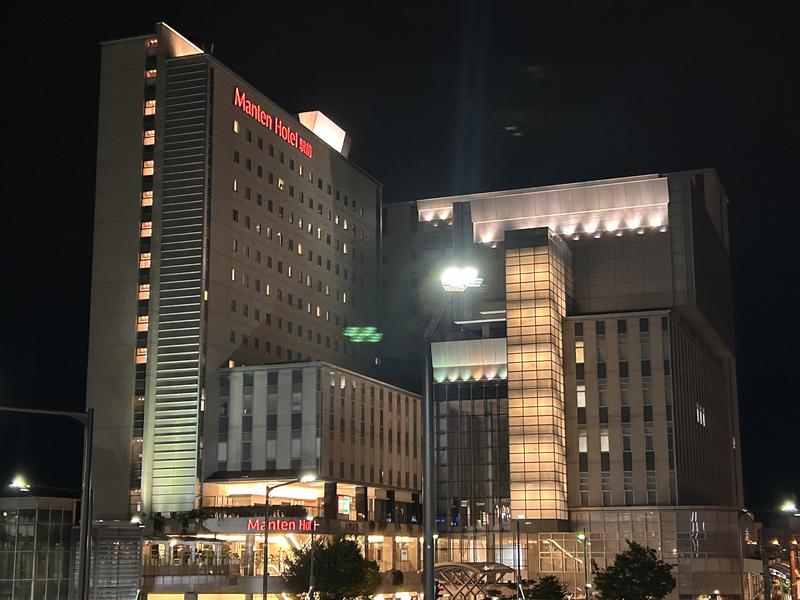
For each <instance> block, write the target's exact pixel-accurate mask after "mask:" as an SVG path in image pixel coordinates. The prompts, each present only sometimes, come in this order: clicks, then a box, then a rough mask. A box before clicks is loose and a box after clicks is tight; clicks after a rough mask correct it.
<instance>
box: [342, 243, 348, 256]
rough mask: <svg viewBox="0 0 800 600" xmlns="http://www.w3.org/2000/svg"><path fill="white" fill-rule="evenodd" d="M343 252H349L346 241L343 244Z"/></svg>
mask: <svg viewBox="0 0 800 600" xmlns="http://www.w3.org/2000/svg"><path fill="white" fill-rule="evenodd" d="M342 253H343V254H347V242H344V243H343V244H342Z"/></svg>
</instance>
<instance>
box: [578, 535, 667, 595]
mask: <svg viewBox="0 0 800 600" xmlns="http://www.w3.org/2000/svg"><path fill="white" fill-rule="evenodd" d="M625 541H626V542H627V543H628V549H627V550H625V551H624V552H621V553H620V554H617V556H616V558H615V559H614V564H612V565H611V566H609V567H608V568H606V569H599V568H597V564H596V563H595V562H594V561H592V571H593V573H594V585H595V588H596V589H597V591H598V592H600V595H601V596H602V597H603V598H604V600H660V599H661V598H663V597H664V596H666V595H667V594H669V593H670V592H671V591H672V590H673V589H674V588H675V578H674V577H673V576H672V573H671V571H672V565H668V564H667V563H665V562H664V561H663V560H660V559H659V558H658V557H657V555H656V551H655V550H653V549H652V548H648V547H647V546H642V545H641V544H637V543H636V542H631V541H630V540H625Z"/></svg>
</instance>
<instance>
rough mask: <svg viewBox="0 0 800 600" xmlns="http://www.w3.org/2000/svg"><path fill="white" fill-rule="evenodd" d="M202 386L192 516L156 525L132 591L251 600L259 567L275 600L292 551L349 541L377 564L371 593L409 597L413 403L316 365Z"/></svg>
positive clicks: (413, 532) (416, 563)
mask: <svg viewBox="0 0 800 600" xmlns="http://www.w3.org/2000/svg"><path fill="white" fill-rule="evenodd" d="M213 381H214V384H215V386H216V388H217V393H216V394H214V397H215V398H217V400H218V405H216V406H214V407H211V406H210V407H209V410H210V411H211V410H212V409H213V412H214V414H216V415H218V417H217V419H216V426H215V427H213V428H209V430H207V431H206V432H205V436H204V441H205V450H206V453H205V458H204V463H205V465H206V469H205V470H206V471H207V474H206V476H205V477H204V482H203V492H202V496H201V498H200V500H199V508H198V509H196V510H195V511H194V512H193V513H192V515H191V516H192V519H191V520H190V519H188V518H184V519H183V520H181V518H178V519H170V518H167V519H165V520H161V521H160V522H157V526H156V531H155V532H154V535H152V536H150V537H149V539H148V540H147V541H145V544H144V552H143V568H144V583H143V592H144V593H145V594H147V595H148V596H152V597H153V598H161V597H162V595H163V594H182V593H183V592H185V591H186V590H193V591H195V592H198V593H200V594H206V593H208V594H211V593H214V594H221V595H229V594H254V595H261V593H262V585H263V580H262V577H263V575H264V568H265V562H266V566H267V569H268V573H269V575H270V576H269V582H268V585H269V593H270V594H276V595H277V594H279V593H280V592H284V591H286V587H285V585H286V583H285V580H284V579H283V578H282V577H281V574H282V573H283V571H284V568H285V564H286V559H287V558H289V557H291V553H292V550H293V549H298V548H300V547H302V546H304V545H306V544H307V543H308V542H309V541H310V539H311V537H312V536H314V535H316V536H324V537H326V538H329V539H333V538H334V537H335V536H337V535H349V536H353V537H355V539H357V540H358V542H359V543H360V544H361V546H362V548H363V551H364V553H365V555H366V556H367V557H368V558H371V559H372V560H375V561H376V562H377V563H378V566H379V569H380V571H381V573H382V582H381V587H380V588H379V592H380V593H390V594H398V593H400V594H416V593H417V590H418V588H419V586H420V578H419V574H418V570H419V568H420V564H421V561H420V552H421V544H420V543H419V536H420V535H421V533H422V531H421V521H422V519H421V503H420V488H421V470H422V455H421V448H422V440H421V431H422V429H421V427H422V425H421V422H422V421H421V419H422V415H421V398H420V396H419V395H417V394H413V393H410V392H408V391H406V390H403V389H400V388H397V387H395V386H391V385H388V384H385V383H381V382H380V381H377V380H375V379H371V378H368V377H366V376H363V375H360V374H358V373H355V372H353V371H350V370H347V369H343V368H340V367H338V366H335V365H332V364H330V363H325V362H296V363H289V364H275V365H260V366H248V367H234V368H226V369H219V370H218V372H217V373H216V375H215V376H214V379H213ZM268 488H269V492H267V490H268ZM267 494H269V497H268V499H267ZM267 505H269V511H268V512H269V518H268V519H267ZM265 548H266V551H265ZM265 555H266V561H265ZM237 597H238V596H237ZM276 597H277V596H276Z"/></svg>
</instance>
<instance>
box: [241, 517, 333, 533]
mask: <svg viewBox="0 0 800 600" xmlns="http://www.w3.org/2000/svg"><path fill="white" fill-rule="evenodd" d="M264 522H265V521H264V518H263V517H259V518H255V519H247V531H264ZM317 527H319V523H317V522H316V521H310V520H308V519H270V520H269V530H270V531H314V530H316V529H317Z"/></svg>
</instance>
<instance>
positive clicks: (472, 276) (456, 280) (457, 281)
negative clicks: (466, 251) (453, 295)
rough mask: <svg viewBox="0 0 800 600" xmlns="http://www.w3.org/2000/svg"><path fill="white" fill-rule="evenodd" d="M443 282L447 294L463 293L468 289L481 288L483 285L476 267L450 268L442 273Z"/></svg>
mask: <svg viewBox="0 0 800 600" xmlns="http://www.w3.org/2000/svg"><path fill="white" fill-rule="evenodd" d="M441 281H442V287H443V288H444V289H445V291H447V292H463V291H464V290H466V289H467V288H471V287H480V285H481V283H483V279H481V278H480V277H478V269H476V268H475V267H449V268H447V269H445V270H444V272H443V273H442V279H441Z"/></svg>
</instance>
